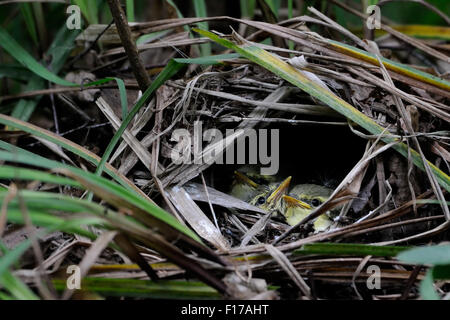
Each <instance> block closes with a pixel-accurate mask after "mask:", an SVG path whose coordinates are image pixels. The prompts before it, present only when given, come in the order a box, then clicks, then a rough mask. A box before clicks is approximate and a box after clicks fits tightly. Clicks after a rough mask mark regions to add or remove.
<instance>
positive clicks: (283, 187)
mask: <svg viewBox="0 0 450 320" xmlns="http://www.w3.org/2000/svg"><path fill="white" fill-rule="evenodd" d="M291 179H292V177H287V178H286V179H284V180H283V182H281V183H280V185H279V186H278V187H277V188H276V189H275V190H274V191H273V192H272V193H271V194H270V196H269V197H268V198H267V203H268V204H271V203H277V202H278V201H280V200H281V197H283V196H284V195H285V194H286V192H287V191H288V189H289V184H290V183H291Z"/></svg>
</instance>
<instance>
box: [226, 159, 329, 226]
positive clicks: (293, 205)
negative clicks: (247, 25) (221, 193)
mask: <svg viewBox="0 0 450 320" xmlns="http://www.w3.org/2000/svg"><path fill="white" fill-rule="evenodd" d="M234 174H235V180H234V182H233V186H232V189H231V193H230V194H231V195H232V196H234V197H236V198H239V199H241V200H243V201H245V202H248V203H250V204H252V205H254V206H257V207H259V208H262V209H265V210H267V211H273V212H280V213H281V214H282V215H283V216H284V217H285V219H286V221H287V223H288V224H289V225H291V226H293V225H296V224H297V223H298V222H300V221H301V220H303V219H304V218H305V217H307V216H308V215H309V214H310V213H312V212H313V211H314V209H315V208H317V207H319V206H320V205H321V204H322V203H323V202H325V201H326V200H327V199H328V198H329V196H330V195H331V194H332V192H333V190H332V189H330V188H327V187H324V186H320V185H317V184H298V185H296V186H294V187H293V188H292V189H291V190H290V192H289V193H288V192H287V191H288V190H289V184H290V181H291V177H288V178H287V179H284V180H283V181H281V182H280V180H281V179H280V178H279V177H277V176H263V175H260V174H259V173H258V171H257V169H256V168H254V167H249V166H246V167H242V168H240V169H239V171H235V172H234ZM287 193H288V194H287ZM331 224H332V220H331V219H330V218H329V217H328V216H327V214H323V215H320V216H319V217H317V218H316V220H315V221H314V230H315V232H321V231H325V230H326V229H328V228H329V227H330V225H331Z"/></svg>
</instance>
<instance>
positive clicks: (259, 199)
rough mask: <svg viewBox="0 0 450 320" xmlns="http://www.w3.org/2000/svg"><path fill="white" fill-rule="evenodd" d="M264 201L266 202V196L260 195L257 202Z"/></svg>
mask: <svg viewBox="0 0 450 320" xmlns="http://www.w3.org/2000/svg"><path fill="white" fill-rule="evenodd" d="M264 202H266V198H264V197H259V198H258V200H256V203H258V204H263V203H264Z"/></svg>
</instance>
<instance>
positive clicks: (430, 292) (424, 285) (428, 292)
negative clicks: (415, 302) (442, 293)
mask: <svg viewBox="0 0 450 320" xmlns="http://www.w3.org/2000/svg"><path fill="white" fill-rule="evenodd" d="M433 281H434V279H433V269H430V270H428V272H427V274H426V275H425V278H424V279H423V280H422V282H421V283H420V296H421V297H422V299H424V300H439V295H438V294H437V292H436V290H434V285H433Z"/></svg>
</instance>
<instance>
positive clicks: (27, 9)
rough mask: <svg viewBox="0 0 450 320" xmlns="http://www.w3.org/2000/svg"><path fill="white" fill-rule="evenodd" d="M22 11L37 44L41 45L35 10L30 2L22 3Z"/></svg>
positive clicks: (29, 31) (32, 37)
mask: <svg viewBox="0 0 450 320" xmlns="http://www.w3.org/2000/svg"><path fill="white" fill-rule="evenodd" d="M20 11H21V12H22V16H23V19H24V20H25V25H26V26H27V30H28V33H29V34H30V37H31V39H32V40H33V42H34V44H35V45H36V46H38V45H39V41H38V35H37V31H36V23H35V21H34V16H33V10H32V8H31V4H30V3H22V4H20Z"/></svg>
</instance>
